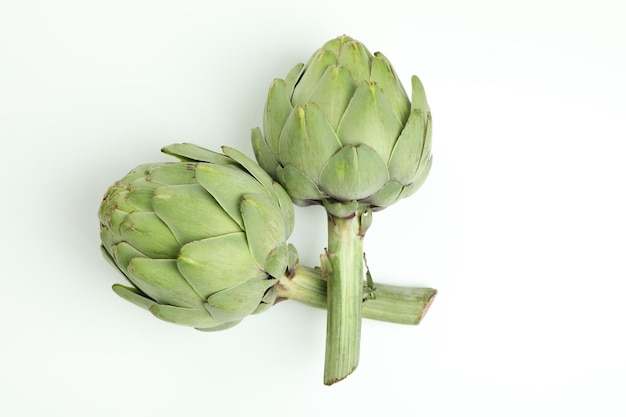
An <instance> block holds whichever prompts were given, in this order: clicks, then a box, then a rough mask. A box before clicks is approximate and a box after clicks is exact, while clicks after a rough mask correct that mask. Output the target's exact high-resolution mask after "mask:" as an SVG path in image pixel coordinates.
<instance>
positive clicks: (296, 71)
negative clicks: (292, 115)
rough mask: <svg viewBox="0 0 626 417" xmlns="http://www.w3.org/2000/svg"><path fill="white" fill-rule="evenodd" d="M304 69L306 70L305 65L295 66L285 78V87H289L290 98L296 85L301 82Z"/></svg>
mask: <svg viewBox="0 0 626 417" xmlns="http://www.w3.org/2000/svg"><path fill="white" fill-rule="evenodd" d="M302 68H304V64H303V63H302V62H300V63H298V64H296V65H294V66H293V67H292V68H291V69H290V70H289V72H288V73H287V75H286V76H285V86H286V87H287V92H288V93H289V96H291V93H292V92H293V89H294V87H295V85H296V83H297V82H298V81H299V80H300V76H301V75H302ZM289 98H291V97H289Z"/></svg>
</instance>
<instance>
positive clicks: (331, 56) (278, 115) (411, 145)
mask: <svg viewBox="0 0 626 417" xmlns="http://www.w3.org/2000/svg"><path fill="white" fill-rule="evenodd" d="M252 144H253V147H254V153H255V156H256V158H257V160H258V162H259V164H260V165H261V167H263V168H264V169H265V170H266V171H267V172H268V173H270V175H272V177H274V178H275V179H276V180H278V181H279V182H280V183H281V184H282V185H283V186H284V187H285V188H286V189H287V192H288V193H289V194H290V196H291V197H292V199H293V201H294V202H295V203H296V204H298V205H309V204H324V205H325V206H326V208H327V209H329V208H331V207H336V208H337V210H339V211H344V212H345V213H344V214H349V212H351V211H352V209H351V208H356V207H359V206H363V205H365V206H369V207H370V208H371V209H373V210H380V209H382V208H385V207H387V206H389V205H391V204H393V203H394V202H396V201H397V200H399V199H400V198H403V197H406V196H408V195H410V194H412V193H413V192H415V191H416V190H417V189H418V188H419V186H420V185H421V184H422V183H423V182H424V180H425V179H426V177H427V175H428V172H429V170H430V166H431V160H432V159H431V153H430V150H431V114H430V108H429V106H428V103H427V102H426V95H425V93H424V88H423V86H422V83H421V82H420V80H419V78H417V77H416V76H413V77H412V95H411V99H409V97H408V96H407V94H406V92H405V90H404V88H403V87H402V84H401V82H400V81H399V79H398V77H397V75H396V73H395V71H394V69H393V68H392V66H391V64H390V62H389V61H388V60H387V58H386V57H385V56H384V55H383V54H381V53H380V52H377V53H375V54H373V55H372V54H371V53H370V52H369V51H368V50H367V48H366V47H365V45H363V44H362V43H360V42H358V41H356V40H354V39H352V38H350V37H348V36H345V35H344V36H340V37H338V38H336V39H333V40H331V41H329V42H327V43H326V44H324V45H323V46H322V47H321V48H320V49H319V50H318V51H316V52H315V53H314V54H313V56H312V57H311V59H310V60H309V61H308V63H307V64H306V65H303V64H298V65H296V66H295V67H294V68H293V69H292V70H291V71H290V72H289V73H288V75H287V76H286V77H285V79H276V80H274V81H273V82H272V84H271V86H270V89H269V94H268V97H267V102H266V105H265V113H264V119H263V130H262V131H261V129H259V128H256V129H254V130H253V131H252ZM329 211H330V210H329Z"/></svg>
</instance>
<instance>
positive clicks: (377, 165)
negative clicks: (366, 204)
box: [320, 145, 389, 201]
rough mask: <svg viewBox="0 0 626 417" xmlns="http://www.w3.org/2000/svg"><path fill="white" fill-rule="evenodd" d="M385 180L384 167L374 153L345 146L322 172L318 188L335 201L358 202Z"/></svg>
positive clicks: (367, 149)
mask: <svg viewBox="0 0 626 417" xmlns="http://www.w3.org/2000/svg"><path fill="white" fill-rule="evenodd" d="M388 179H389V172H388V171H387V165H386V164H385V161H383V160H382V159H381V157H380V156H379V155H378V153H377V152H376V151H375V150H374V149H372V148H370V147H369V146H366V145H361V146H345V147H344V148H343V149H341V150H340V151H339V152H337V153H336V154H335V155H334V156H333V157H332V158H331V159H330V160H329V161H328V163H327V164H326V166H325V167H324V169H323V170H322V174H321V176H320V187H321V188H322V190H323V191H324V192H326V193H327V194H328V195H330V196H331V197H334V198H335V199H337V200H340V201H346V200H359V199H362V198H366V197H369V196H370V195H372V194H374V193H375V192H376V191H378V190H379V189H380V188H381V187H382V186H383V185H385V183H387V181H388Z"/></svg>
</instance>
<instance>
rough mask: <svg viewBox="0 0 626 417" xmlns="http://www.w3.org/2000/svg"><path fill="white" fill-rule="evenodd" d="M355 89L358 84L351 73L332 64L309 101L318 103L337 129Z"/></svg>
mask: <svg viewBox="0 0 626 417" xmlns="http://www.w3.org/2000/svg"><path fill="white" fill-rule="evenodd" d="M355 90H356V84H355V83H354V81H353V80H352V77H351V76H350V73H349V72H348V71H347V70H346V69H345V68H344V67H340V66H337V65H331V66H329V67H328V68H326V71H325V72H324V75H322V78H321V79H320V81H319V82H318V83H317V86H316V87H315V90H313V93H312V94H311V97H310V98H309V102H310V103H315V104H317V106H318V108H319V109H321V111H322V112H323V114H324V116H325V117H326V120H328V123H329V124H330V127H331V128H332V129H333V130H335V131H336V130H337V127H338V126H339V121H340V120H341V117H342V116H343V114H344V112H345V111H346V108H347V107H348V104H349V103H350V99H351V98H352V96H353V95H354V91H355Z"/></svg>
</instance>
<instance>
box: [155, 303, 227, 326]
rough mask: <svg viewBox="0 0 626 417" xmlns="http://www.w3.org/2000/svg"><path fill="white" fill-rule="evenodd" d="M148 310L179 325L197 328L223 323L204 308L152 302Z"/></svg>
mask: <svg viewBox="0 0 626 417" xmlns="http://www.w3.org/2000/svg"><path fill="white" fill-rule="evenodd" d="M150 312H151V313H152V314H154V315H155V317H157V318H160V319H161V320H165V321H167V322H170V323H174V324H178V325H181V326H189V327H195V328H198V329H202V330H206V329H215V330H217V328H218V327H220V326H223V325H224V323H223V322H221V321H219V320H215V319H214V318H213V317H211V315H210V314H209V313H208V312H207V310H206V309H204V308H186V307H177V306H170V305H162V304H153V305H152V306H151V307H150Z"/></svg>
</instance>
